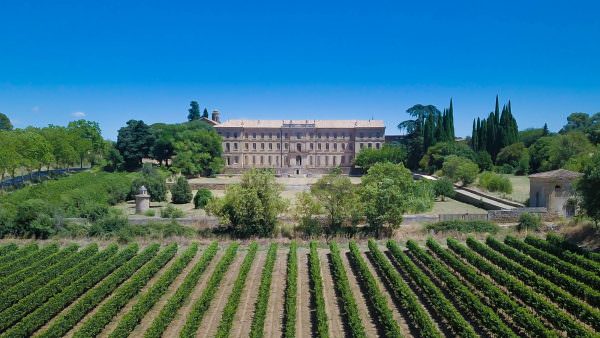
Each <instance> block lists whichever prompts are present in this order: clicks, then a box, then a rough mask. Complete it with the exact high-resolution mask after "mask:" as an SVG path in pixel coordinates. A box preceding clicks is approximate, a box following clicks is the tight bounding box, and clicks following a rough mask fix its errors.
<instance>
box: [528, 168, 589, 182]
mask: <svg viewBox="0 0 600 338" xmlns="http://www.w3.org/2000/svg"><path fill="white" fill-rule="evenodd" d="M581 175H583V174H581V173H578V172H575V171H570V170H566V169H558V170H551V171H546V172H543V173H537V174H533V175H529V178H553V179H563V180H572V179H576V178H579V177H581Z"/></svg>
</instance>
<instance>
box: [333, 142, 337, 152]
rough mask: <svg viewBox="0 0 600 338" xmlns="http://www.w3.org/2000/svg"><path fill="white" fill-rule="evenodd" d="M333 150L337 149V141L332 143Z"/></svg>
mask: <svg viewBox="0 0 600 338" xmlns="http://www.w3.org/2000/svg"><path fill="white" fill-rule="evenodd" d="M333 150H335V151H337V143H334V144H333Z"/></svg>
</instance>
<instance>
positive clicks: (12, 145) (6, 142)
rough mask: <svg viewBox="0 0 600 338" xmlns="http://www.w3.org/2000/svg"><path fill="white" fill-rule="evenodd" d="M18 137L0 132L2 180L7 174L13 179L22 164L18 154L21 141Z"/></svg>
mask: <svg viewBox="0 0 600 338" xmlns="http://www.w3.org/2000/svg"><path fill="white" fill-rule="evenodd" d="M18 135H19V134H18V133H15V132H7V131H0V175H1V179H2V180H4V176H5V175H7V174H9V175H11V176H13V177H14V175H15V170H16V169H17V168H19V167H20V166H21V164H22V162H23V158H22V156H21V153H20V152H19V148H21V147H20V146H19V143H20V142H21V139H20V138H19V137H18Z"/></svg>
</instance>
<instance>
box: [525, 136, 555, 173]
mask: <svg viewBox="0 0 600 338" xmlns="http://www.w3.org/2000/svg"><path fill="white" fill-rule="evenodd" d="M555 138H556V136H544V137H541V138H539V139H538V140H537V141H535V142H534V143H533V144H532V145H531V146H530V147H529V149H528V151H529V155H530V167H531V168H530V171H531V172H533V173H537V172H542V171H548V170H550V169H551V168H552V166H551V164H550V147H551V146H552V143H553V140H554V139H555Z"/></svg>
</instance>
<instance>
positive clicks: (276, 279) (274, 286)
mask: <svg viewBox="0 0 600 338" xmlns="http://www.w3.org/2000/svg"><path fill="white" fill-rule="evenodd" d="M287 253H288V250H277V259H276V260H275V266H274V267H273V278H272V280H271V293H270V295H269V306H268V307H267V315H266V318H265V331H264V333H265V337H281V333H282V326H283V306H284V297H283V293H284V291H285V280H286V269H287V266H286V262H287Z"/></svg>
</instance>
